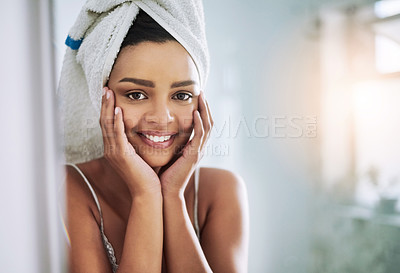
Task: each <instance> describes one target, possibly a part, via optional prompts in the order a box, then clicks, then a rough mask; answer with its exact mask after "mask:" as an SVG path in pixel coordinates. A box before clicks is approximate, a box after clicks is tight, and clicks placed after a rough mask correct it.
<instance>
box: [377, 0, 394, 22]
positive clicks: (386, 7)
mask: <svg viewBox="0 0 400 273" xmlns="http://www.w3.org/2000/svg"><path fill="white" fill-rule="evenodd" d="M374 11H375V15H376V16H377V17H378V18H385V17H389V16H393V15H396V14H400V0H382V1H378V2H376V3H375V7H374Z"/></svg>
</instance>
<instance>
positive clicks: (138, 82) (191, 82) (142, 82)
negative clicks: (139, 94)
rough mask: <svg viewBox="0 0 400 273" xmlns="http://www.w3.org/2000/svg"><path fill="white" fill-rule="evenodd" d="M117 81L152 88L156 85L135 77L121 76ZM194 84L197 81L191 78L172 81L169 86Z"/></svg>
mask: <svg viewBox="0 0 400 273" xmlns="http://www.w3.org/2000/svg"><path fill="white" fill-rule="evenodd" d="M119 82H131V83H134V84H138V85H142V86H146V87H151V88H154V87H155V86H156V85H155V84H154V82H153V81H149V80H143V79H136V78H123V79H121V80H120V81H119ZM196 84H197V83H196V82H195V81H193V80H187V81H179V82H174V83H172V84H171V88H177V87H184V86H189V85H196Z"/></svg>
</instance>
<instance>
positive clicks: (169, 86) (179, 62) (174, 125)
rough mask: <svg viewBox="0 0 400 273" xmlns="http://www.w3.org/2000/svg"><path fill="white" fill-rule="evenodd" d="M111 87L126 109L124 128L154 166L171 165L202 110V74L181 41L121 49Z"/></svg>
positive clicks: (140, 152) (116, 99)
mask: <svg viewBox="0 0 400 273" xmlns="http://www.w3.org/2000/svg"><path fill="white" fill-rule="evenodd" d="M108 87H109V88H110V89H111V90H112V91H114V93H115V104H116V105H115V106H119V107H121V109H122V113H123V117H124V123H125V133H126V135H127V137H128V141H129V142H130V143H131V144H132V146H133V147H134V148H135V150H136V152H137V153H138V154H139V155H140V156H141V157H142V158H143V159H144V160H145V161H146V162H147V164H149V165H150V166H151V167H153V168H157V167H161V166H164V165H166V164H167V163H168V162H169V161H170V160H171V159H172V158H173V157H174V155H175V154H177V152H179V151H180V149H182V147H183V146H184V145H185V144H186V143H187V142H188V140H189V138H190V135H191V132H192V129H193V112H194V111H195V110H197V105H198V96H199V94H200V90H199V76H198V73H197V70H196V67H195V64H194V62H193V60H192V58H191V57H190V55H189V54H188V53H187V51H186V50H185V49H184V48H183V47H182V46H181V45H180V44H179V43H177V42H175V41H168V42H165V43H161V44H158V43H153V42H142V43H140V44H138V45H135V46H128V47H125V48H123V49H122V50H121V52H120V53H119V55H118V58H117V60H116V62H115V64H114V67H113V70H112V71H111V74H110V79H109V82H108Z"/></svg>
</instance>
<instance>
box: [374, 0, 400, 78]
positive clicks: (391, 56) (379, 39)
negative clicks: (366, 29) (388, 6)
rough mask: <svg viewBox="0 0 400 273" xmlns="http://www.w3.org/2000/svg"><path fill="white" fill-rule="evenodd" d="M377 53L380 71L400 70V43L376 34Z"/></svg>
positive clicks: (377, 63)
mask: <svg viewBox="0 0 400 273" xmlns="http://www.w3.org/2000/svg"><path fill="white" fill-rule="evenodd" d="M396 2H397V1H396ZM398 2H400V1H398ZM375 54H376V55H375V56H376V69H377V70H378V72H379V73H393V72H399V71H400V44H398V43H396V42H395V41H393V40H391V39H389V38H387V37H385V36H382V35H376V36H375Z"/></svg>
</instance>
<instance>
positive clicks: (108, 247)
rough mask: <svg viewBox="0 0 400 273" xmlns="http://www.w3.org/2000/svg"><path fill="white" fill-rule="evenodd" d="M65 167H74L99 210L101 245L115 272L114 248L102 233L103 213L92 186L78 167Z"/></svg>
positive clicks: (70, 164) (116, 265) (116, 267)
mask: <svg viewBox="0 0 400 273" xmlns="http://www.w3.org/2000/svg"><path fill="white" fill-rule="evenodd" d="M66 165H69V166H72V167H74V169H75V170H76V171H77V172H78V173H79V174H80V175H81V176H82V178H83V180H84V181H85V183H86V185H87V186H88V188H89V190H90V192H91V193H92V196H93V199H94V201H95V202H96V206H97V209H98V210H99V214H100V233H101V238H102V240H103V245H104V247H105V249H106V251H107V256H108V259H109V260H110V263H111V266H112V270H113V272H116V271H117V269H118V264H117V259H116V258H115V253H114V248H113V247H112V245H111V243H110V242H109V241H108V238H107V236H106V234H105V233H104V223H103V213H102V212H101V208H100V202H99V199H98V198H97V195H96V193H95V191H94V189H93V187H92V185H90V183H89V180H88V179H87V178H86V176H85V175H84V174H83V172H82V171H81V170H80V169H79V168H78V166H76V165H75V164H72V163H67V164H66Z"/></svg>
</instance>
